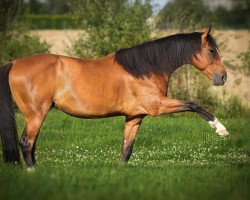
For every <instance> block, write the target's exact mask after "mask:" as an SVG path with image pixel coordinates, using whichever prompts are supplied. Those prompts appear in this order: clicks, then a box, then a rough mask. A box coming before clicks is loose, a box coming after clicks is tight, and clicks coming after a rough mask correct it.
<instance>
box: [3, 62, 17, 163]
mask: <svg viewBox="0 0 250 200" xmlns="http://www.w3.org/2000/svg"><path fill="white" fill-rule="evenodd" d="M11 68H12V64H11V63H8V64H6V65H4V66H3V67H1V68H0V134H1V139H2V149H3V160H4V162H6V163H13V164H15V163H20V154H19V148H18V134H17V127H16V121H15V114H14V108H13V104H12V98H11V91H10V86H9V72H10V70H11Z"/></svg>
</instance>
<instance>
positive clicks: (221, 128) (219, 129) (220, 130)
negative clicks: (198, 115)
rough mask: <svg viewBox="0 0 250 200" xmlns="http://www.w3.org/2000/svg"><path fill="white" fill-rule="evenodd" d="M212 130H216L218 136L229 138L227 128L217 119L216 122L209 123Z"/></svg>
mask: <svg viewBox="0 0 250 200" xmlns="http://www.w3.org/2000/svg"><path fill="white" fill-rule="evenodd" d="M208 123H209V124H210V126H211V127H212V128H216V131H215V132H216V133H217V135H219V136H221V137H226V136H229V133H228V132H227V129H226V128H225V126H223V125H222V124H221V123H220V122H219V120H218V119H217V118H216V117H215V119H214V121H209V122H208Z"/></svg>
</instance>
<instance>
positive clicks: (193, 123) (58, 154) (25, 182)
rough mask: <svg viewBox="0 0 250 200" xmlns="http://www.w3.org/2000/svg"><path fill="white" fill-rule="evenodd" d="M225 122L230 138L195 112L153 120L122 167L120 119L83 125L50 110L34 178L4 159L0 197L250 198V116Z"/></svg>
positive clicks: (145, 124) (146, 124)
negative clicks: (125, 164) (211, 126)
mask: <svg viewBox="0 0 250 200" xmlns="http://www.w3.org/2000/svg"><path fill="white" fill-rule="evenodd" d="M17 121H18V128H19V132H20V133H21V130H22V126H23V121H22V118H21V116H20V115H17ZM222 122H223V123H224V124H225V126H226V127H227V128H228V131H229V132H230V133H231V136H230V137H229V138H224V139H222V138H219V137H217V136H216V134H215V131H214V130H213V129H212V128H210V127H209V125H208V124H207V122H205V121H204V120H202V119H201V118H199V117H195V115H193V114H192V115H183V114H180V115H177V116H174V117H173V116H165V117H158V118H150V117H148V118H146V119H144V120H143V124H142V127H141V129H140V131H139V133H138V137H137V139H136V142H135V147H134V152H133V154H132V157H131V159H130V162H129V164H128V165H127V166H122V165H120V164H119V161H120V153H121V142H122V132H123V126H124V118H123V117H116V118H108V119H95V120H86V119H85V120H83V119H76V118H73V117H70V116H67V115H65V114H63V113H61V112H59V111H55V110H53V111H51V112H50V113H49V115H48V116H47V118H46V120H45V123H44V125H43V128H42V130H41V134H40V136H39V139H38V144H37V151H36V152H37V162H38V163H37V166H36V172H35V173H27V172H26V170H25V169H22V168H17V167H13V166H6V165H5V164H3V162H0V199H4V200H7V199H8V200H9V199H18V200H22V199H25V200H27V199H58V200H61V199H63V200H64V199H117V200H119V199H136V200H139V199H174V200H178V199H199V200H200V199H209V200H210V199H213V200H214V199H220V200H221V199H235V200H238V199H250V138H249V137H250V135H249V133H250V123H249V119H245V118H239V119H228V120H224V121H223V120H222ZM0 156H1V157H2V154H1V155H0Z"/></svg>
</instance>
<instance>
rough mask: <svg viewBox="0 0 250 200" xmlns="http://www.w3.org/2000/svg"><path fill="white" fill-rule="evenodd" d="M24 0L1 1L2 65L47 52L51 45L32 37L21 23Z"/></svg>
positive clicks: (0, 48)
mask: <svg viewBox="0 0 250 200" xmlns="http://www.w3.org/2000/svg"><path fill="white" fill-rule="evenodd" d="M22 6H23V1H22V0H1V1H0V17H1V20H0V41H1V42H0V65H2V64H4V63H6V62H8V61H9V60H13V59H16V58H18V57H22V56H27V55H32V54H36V53H42V52H47V51H48V49H49V45H48V44H47V43H46V42H41V41H40V38H39V37H38V36H37V35H30V34H29V29H28V25H27V24H25V23H23V22H22V23H21V22H20V21H19V18H18V17H19V13H20V10H22V8H23V7H22Z"/></svg>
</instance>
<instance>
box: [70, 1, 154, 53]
mask: <svg viewBox="0 0 250 200" xmlns="http://www.w3.org/2000/svg"><path fill="white" fill-rule="evenodd" d="M71 8H72V9H73V12H74V15H75V17H76V20H77V22H78V23H80V24H82V28H83V30H84V31H86V33H87V34H82V35H80V36H79V38H78V39H77V40H76V41H75V42H74V45H73V54H76V55H77V56H79V57H100V56H104V55H107V54H109V53H111V52H113V51H115V50H117V49H119V48H125V47H130V46H133V45H135V44H139V43H142V42H145V41H146V40H149V37H150V32H151V29H150V26H149V24H148V23H147V19H148V18H149V17H150V16H151V14H152V12H151V5H150V2H149V1H143V2H142V1H141V0H136V1H128V0H117V1H113V0H76V1H73V2H71Z"/></svg>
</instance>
